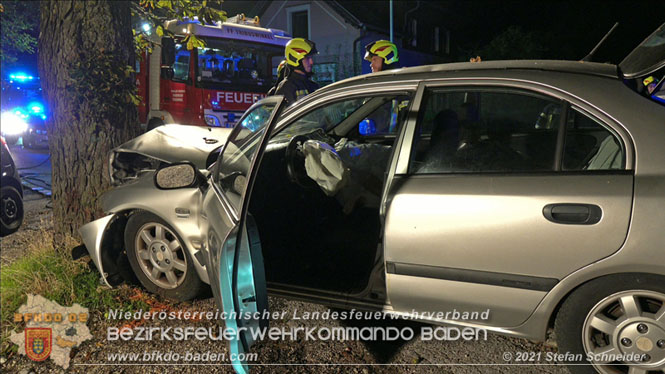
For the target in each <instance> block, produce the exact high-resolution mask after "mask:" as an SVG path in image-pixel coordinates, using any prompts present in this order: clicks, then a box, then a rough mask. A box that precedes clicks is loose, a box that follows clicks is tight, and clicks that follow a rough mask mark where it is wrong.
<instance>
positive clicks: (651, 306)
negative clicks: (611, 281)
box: [582, 290, 665, 374]
mask: <svg viewBox="0 0 665 374" xmlns="http://www.w3.org/2000/svg"><path fill="white" fill-rule="evenodd" d="M582 331H583V332H582V334H583V340H582V343H583V346H584V351H585V352H586V353H587V356H588V357H592V358H593V359H592V360H591V363H592V364H593V366H594V367H595V368H596V370H598V371H599V372H601V373H608V374H609V373H621V372H625V370H627V372H628V373H636V374H637V373H645V374H646V373H648V372H649V371H651V370H665V294H662V293H660V292H655V291H647V290H628V291H622V292H617V293H614V294H612V295H609V296H607V297H605V298H604V299H602V300H601V301H599V302H598V303H597V304H596V305H595V306H594V307H593V308H592V309H591V311H589V313H588V314H587V316H586V319H585V321H584V325H583V330H582ZM617 357H626V358H629V359H628V360H625V361H619V360H616V358H617ZM630 358H634V359H630ZM626 364H628V365H629V366H625V365H626Z"/></svg>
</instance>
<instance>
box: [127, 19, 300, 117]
mask: <svg viewBox="0 0 665 374" xmlns="http://www.w3.org/2000/svg"><path fill="white" fill-rule="evenodd" d="M230 20H231V21H232V22H224V23H221V22H220V23H217V24H216V25H202V24H200V23H199V22H198V21H175V20H174V21H168V22H166V23H165V28H166V29H168V30H170V31H171V32H173V33H174V34H175V35H176V37H175V51H174V53H175V58H173V57H171V58H172V59H173V63H171V64H169V62H168V61H166V60H165V57H164V56H163V54H164V51H163V50H162V47H161V45H155V47H154V48H153V51H152V53H150V54H149V53H147V52H146V54H145V56H144V58H143V59H142V61H141V62H140V63H139V66H138V72H137V79H136V84H137V87H138V94H139V96H140V97H141V98H142V102H141V104H140V105H139V119H140V120H141V122H142V123H145V124H147V125H146V126H147V129H148V130H151V129H152V128H154V127H157V126H159V125H162V124H166V123H179V124H187V125H199V126H215V127H233V125H235V123H236V121H237V120H238V119H239V118H240V116H241V115H242V113H243V112H244V111H245V110H246V109H247V108H249V107H250V106H251V105H252V104H253V103H255V102H256V101H258V100H260V99H261V98H263V97H265V94H266V92H267V91H268V90H269V89H270V87H271V86H272V84H273V82H274V79H275V74H276V66H277V65H278V64H279V61H281V60H282V59H283V58H284V46H285V45H286V43H287V42H288V41H289V40H290V39H291V38H290V37H289V36H288V35H287V34H285V33H284V32H283V31H281V30H275V29H267V28H262V27H260V26H258V19H255V20H253V21H249V20H245V18H244V16H237V17H233V19H230ZM188 34H192V35H194V36H196V38H198V39H201V40H203V41H204V42H205V47H203V48H194V49H192V50H187V47H186V45H185V44H183V40H184V39H185V37H186V36H187V35H188ZM165 49H166V47H165ZM167 59H168V58H167Z"/></svg>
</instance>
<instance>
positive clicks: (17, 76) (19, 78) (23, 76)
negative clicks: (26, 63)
mask: <svg viewBox="0 0 665 374" xmlns="http://www.w3.org/2000/svg"><path fill="white" fill-rule="evenodd" d="M9 78H10V79H13V80H17V81H19V82H27V81H31V80H33V79H35V77H33V76H32V75H28V74H25V73H18V74H10V75H9Z"/></svg>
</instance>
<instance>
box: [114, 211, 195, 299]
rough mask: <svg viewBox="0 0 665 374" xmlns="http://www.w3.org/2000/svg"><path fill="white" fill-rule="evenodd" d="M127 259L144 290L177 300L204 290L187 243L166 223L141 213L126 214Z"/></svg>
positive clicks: (158, 218) (153, 215)
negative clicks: (127, 215) (127, 216)
mask: <svg viewBox="0 0 665 374" xmlns="http://www.w3.org/2000/svg"><path fill="white" fill-rule="evenodd" d="M125 248H126V250H127V259H128V260H129V264H130V265H131V268H132V270H133V271H134V274H135V275H136V277H137V278H138V280H139V282H141V284H142V285H143V287H145V288H146V290H148V291H150V292H152V293H155V294H158V295H160V296H163V297H166V298H170V299H175V300H178V301H186V300H191V299H193V298H195V297H196V296H198V295H199V294H200V293H201V292H202V291H203V290H204V287H205V286H204V283H203V282H202V281H201V278H199V275H198V274H197V271H196V266H197V265H196V262H195V261H196V260H194V259H193V258H192V256H191V255H190V253H189V249H188V248H187V245H186V243H185V242H184V241H183V239H182V238H181V237H180V236H179V235H178V233H177V232H176V230H175V229H174V228H173V227H172V226H171V225H169V224H168V223H167V222H166V221H165V220H163V219H162V218H160V217H159V216H156V215H155V214H152V213H150V212H146V211H143V210H136V211H134V212H132V213H131V214H130V215H129V218H128V220H127V225H126V226H125Z"/></svg>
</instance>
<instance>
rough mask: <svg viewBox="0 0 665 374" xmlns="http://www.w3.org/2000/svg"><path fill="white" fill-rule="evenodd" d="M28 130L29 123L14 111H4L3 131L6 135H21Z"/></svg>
mask: <svg viewBox="0 0 665 374" xmlns="http://www.w3.org/2000/svg"><path fill="white" fill-rule="evenodd" d="M26 130H28V124H27V123H26V122H25V121H24V120H23V119H22V118H20V117H19V116H17V115H16V114H14V113H12V112H4V113H2V133H3V134H4V135H21V134H23V133H24V132H26Z"/></svg>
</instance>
